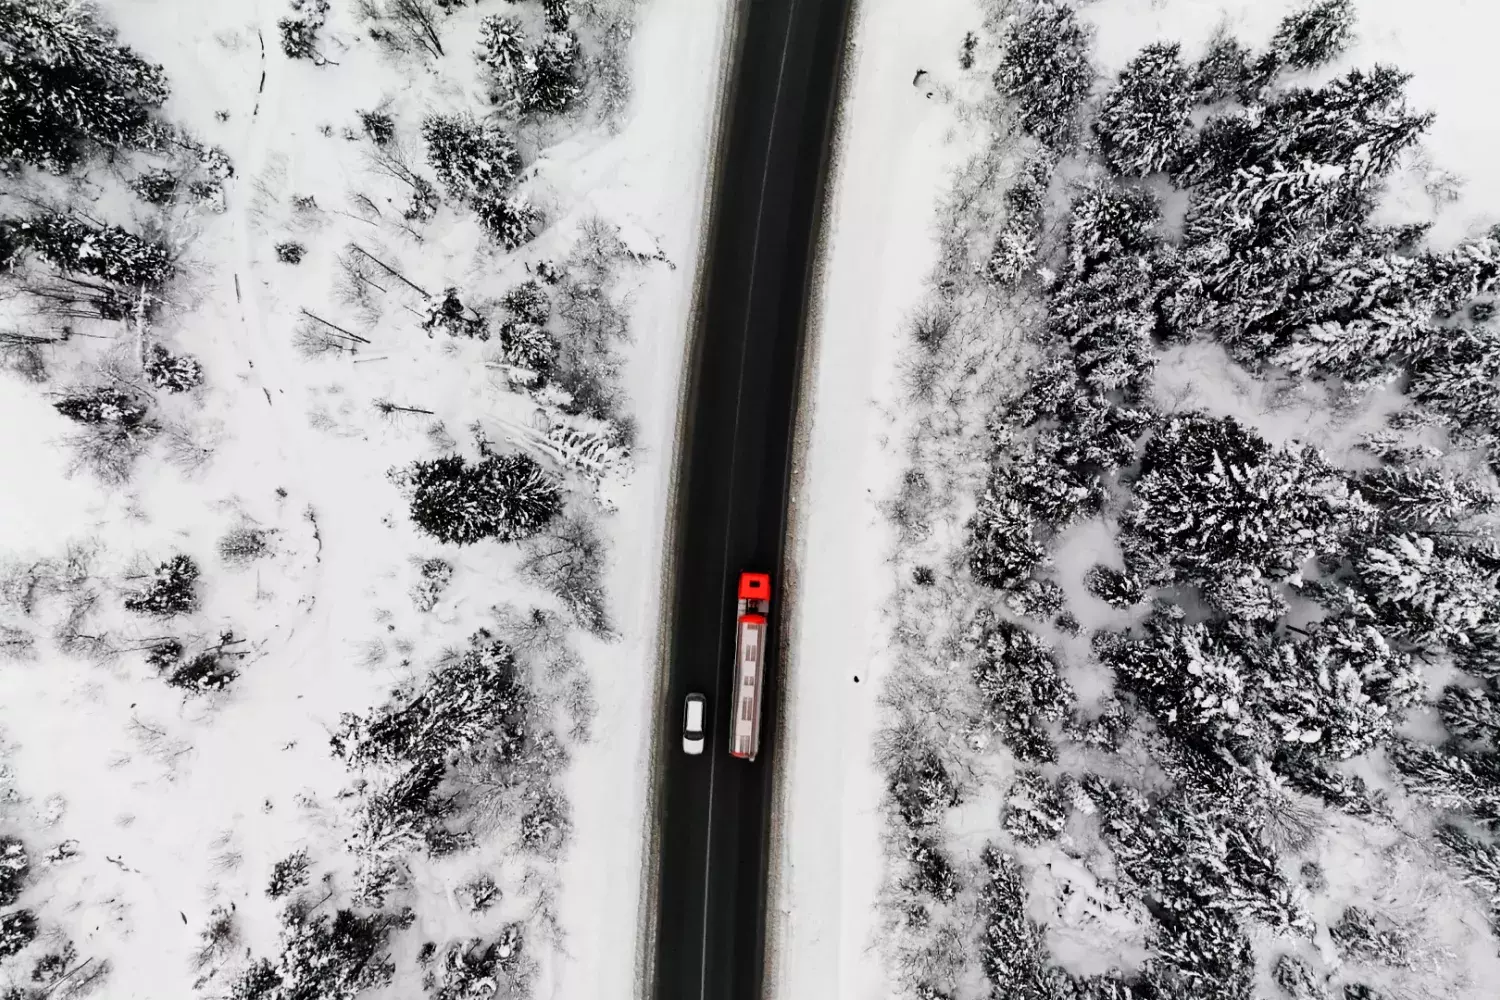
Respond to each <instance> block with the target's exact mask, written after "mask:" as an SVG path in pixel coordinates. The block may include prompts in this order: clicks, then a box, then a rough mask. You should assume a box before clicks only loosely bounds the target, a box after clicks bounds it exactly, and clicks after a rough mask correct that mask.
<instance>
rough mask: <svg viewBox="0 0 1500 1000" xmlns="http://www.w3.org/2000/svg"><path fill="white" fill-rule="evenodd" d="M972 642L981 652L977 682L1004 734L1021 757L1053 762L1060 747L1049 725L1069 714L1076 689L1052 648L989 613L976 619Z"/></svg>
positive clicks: (995, 722) (969, 638) (1013, 750)
mask: <svg viewBox="0 0 1500 1000" xmlns="http://www.w3.org/2000/svg"><path fill="white" fill-rule="evenodd" d="M968 642H969V644H970V645H971V646H972V647H973V648H974V649H975V650H976V651H977V653H978V660H977V662H976V663H975V665H974V670H973V674H974V682H975V684H977V685H978V687H979V693H980V694H981V695H983V696H984V698H985V701H986V704H987V707H988V709H989V712H990V713H992V714H993V715H994V716H995V720H994V724H995V726H996V727H997V728H998V729H999V731H1000V738H1001V739H1002V740H1004V741H1005V745H1006V746H1008V747H1009V748H1010V749H1011V751H1012V752H1013V753H1014V754H1015V755H1016V756H1017V757H1019V758H1020V759H1022V760H1026V761H1033V762H1041V761H1050V760H1052V759H1053V758H1054V757H1055V756H1056V749H1055V748H1054V746H1053V744H1052V738H1051V736H1050V735H1049V734H1048V732H1047V725H1048V724H1049V723H1055V722H1059V721H1061V719H1062V718H1063V716H1064V715H1065V714H1067V711H1068V709H1069V708H1070V707H1071V706H1072V703H1073V689H1072V688H1071V687H1070V686H1069V685H1068V682H1067V681H1065V680H1064V679H1063V677H1062V674H1061V673H1060V672H1059V670H1058V665H1057V660H1056V659H1055V658H1054V656H1053V654H1052V649H1051V647H1050V646H1049V645H1048V644H1047V643H1046V642H1045V641H1043V640H1042V639H1040V638H1038V637H1037V636H1035V635H1033V634H1032V633H1030V632H1028V631H1026V630H1025V629H1024V628H1021V627H1020V626H1019V625H1015V624H1013V623H1011V622H1008V621H1005V620H1003V619H997V618H995V617H994V615H993V614H990V613H983V614H980V615H979V616H977V617H976V618H975V620H974V622H973V623H972V624H971V625H970V627H969V630H968Z"/></svg>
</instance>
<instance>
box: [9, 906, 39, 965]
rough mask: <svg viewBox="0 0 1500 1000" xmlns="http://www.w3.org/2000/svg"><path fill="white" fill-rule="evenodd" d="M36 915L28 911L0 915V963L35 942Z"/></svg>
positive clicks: (14, 911) (13, 911) (15, 911)
mask: <svg viewBox="0 0 1500 1000" xmlns="http://www.w3.org/2000/svg"><path fill="white" fill-rule="evenodd" d="M36 931H37V921H36V914H35V913H32V912H31V911H30V910H12V911H10V912H9V913H0V961H3V960H5V959H7V958H11V957H12V956H14V955H18V954H20V952H21V949H23V948H25V947H26V946H27V945H28V944H30V943H31V942H32V941H35V940H36Z"/></svg>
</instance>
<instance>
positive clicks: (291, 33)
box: [276, 0, 328, 64]
mask: <svg viewBox="0 0 1500 1000" xmlns="http://www.w3.org/2000/svg"><path fill="white" fill-rule="evenodd" d="M290 2H291V8H292V11H293V14H292V15H290V16H287V17H283V18H281V19H280V20H278V21H277V22H276V27H277V29H278V30H279V31H280V32H281V51H282V52H283V53H285V54H286V57H287V58H288V59H311V60H313V61H314V62H316V63H319V64H321V63H322V62H323V56H322V53H320V52H319V51H318V29H319V28H321V27H323V22H325V21H326V20H328V0H290Z"/></svg>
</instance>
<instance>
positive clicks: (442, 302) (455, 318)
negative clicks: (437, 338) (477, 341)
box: [422, 285, 485, 337]
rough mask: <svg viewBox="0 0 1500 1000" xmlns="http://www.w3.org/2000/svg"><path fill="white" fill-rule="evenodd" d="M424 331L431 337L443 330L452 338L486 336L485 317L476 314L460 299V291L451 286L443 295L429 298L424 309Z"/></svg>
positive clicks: (444, 290)
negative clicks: (435, 331)
mask: <svg viewBox="0 0 1500 1000" xmlns="http://www.w3.org/2000/svg"><path fill="white" fill-rule="evenodd" d="M422 329H424V330H426V331H427V336H429V337H431V336H432V332H433V331H434V330H442V331H443V332H444V333H446V334H448V335H449V336H450V337H483V336H485V328H484V317H483V316H480V315H478V314H476V313H474V312H473V311H472V310H470V309H469V308H468V307H467V306H465V305H464V303H463V300H462V299H460V298H459V297H458V289H457V288H455V287H454V286H452V285H450V286H448V287H447V288H445V289H443V293H442V294H441V295H433V296H429V297H428V300H427V305H426V308H425V309H423V316H422Z"/></svg>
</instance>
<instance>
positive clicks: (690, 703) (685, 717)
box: [682, 694, 708, 756]
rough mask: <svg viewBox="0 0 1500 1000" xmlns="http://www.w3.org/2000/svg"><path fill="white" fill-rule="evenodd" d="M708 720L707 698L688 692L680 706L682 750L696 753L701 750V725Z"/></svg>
mask: <svg viewBox="0 0 1500 1000" xmlns="http://www.w3.org/2000/svg"><path fill="white" fill-rule="evenodd" d="M707 722H708V699H707V698H705V697H703V695H701V694H690V695H688V696H687V701H686V702H685V703H684V704H683V706H682V752H683V753H690V754H693V755H695V756H696V755H697V754H700V753H702V752H703V727H704V725H705V724H706V723H707Z"/></svg>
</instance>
